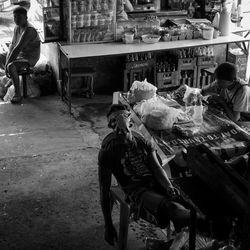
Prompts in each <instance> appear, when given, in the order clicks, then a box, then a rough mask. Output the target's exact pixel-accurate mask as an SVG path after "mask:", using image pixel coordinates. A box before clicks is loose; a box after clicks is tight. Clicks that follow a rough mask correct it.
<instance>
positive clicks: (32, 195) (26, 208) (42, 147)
mask: <svg viewBox="0 0 250 250" xmlns="http://www.w3.org/2000/svg"><path fill="white" fill-rule="evenodd" d="M111 102H112V96H111V95H110V96H95V98H94V99H92V100H89V99H81V101H80V102H78V105H77V106H75V108H74V115H75V118H73V117H72V116H69V115H68V113H67V108H66V106H65V105H64V104H63V103H62V102H61V99H60V98H59V97H58V96H50V97H43V98H39V99H25V100H24V102H23V104H22V105H12V104H10V103H0V142H1V144H0V194H1V196H0V249H1V250H13V249H17V250H20V249H22V250H59V249H62V250H63V249H67V250H70V249H72V250H77V249H83V250H92V249H93V250H94V249H96V250H97V249H98V250H102V249H103V250H104V249H105V250H109V249H114V248H112V247H110V246H109V245H108V244H106V242H105V241H104V239H103V232H104V231H103V226H104V225H103V218H102V213H101V209H100V204H99V188H98V178H97V154H98V150H99V147H100V143H101V140H102V139H103V138H104V136H105V135H106V134H107V133H108V132H109V130H108V128H107V126H106V117H105V114H106V112H107V109H108V107H109V105H110V104H111ZM114 221H115V225H116V226H118V223H117V222H118V207H117V206H116V207H115V209H114ZM155 235H156V233H155V230H153V229H151V228H150V227H149V226H148V225H146V224H144V222H142V223H139V224H136V223H131V225H130V230H129V241H128V249H131V250H132V249H133V250H139V249H145V243H144V240H145V237H147V236H148V237H155Z"/></svg>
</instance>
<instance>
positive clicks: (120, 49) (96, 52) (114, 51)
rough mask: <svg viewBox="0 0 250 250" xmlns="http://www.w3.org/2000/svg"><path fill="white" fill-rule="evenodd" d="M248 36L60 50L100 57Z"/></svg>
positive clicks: (73, 55) (73, 56) (74, 55)
mask: <svg viewBox="0 0 250 250" xmlns="http://www.w3.org/2000/svg"><path fill="white" fill-rule="evenodd" d="M248 41H249V39H248V38H244V37H241V36H238V35H236V34H230V35H229V36H220V37H218V38H216V39H212V40H204V39H192V40H181V41H170V42H158V43H155V44H146V43H143V42H141V43H136V44H124V43H121V42H114V43H101V44H71V45H63V44H60V50H61V52H62V53H63V54H65V56H66V57H68V58H71V59H76V58H86V57H98V56H114V55H124V54H129V53H140V52H147V51H163V50H171V49H181V48H191V47H197V46H209V45H218V44H228V43H240V42H248Z"/></svg>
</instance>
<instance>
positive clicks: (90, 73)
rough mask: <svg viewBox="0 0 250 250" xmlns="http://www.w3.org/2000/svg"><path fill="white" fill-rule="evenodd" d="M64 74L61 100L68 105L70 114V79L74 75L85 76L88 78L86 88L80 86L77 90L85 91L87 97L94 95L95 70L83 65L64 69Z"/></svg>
mask: <svg viewBox="0 0 250 250" xmlns="http://www.w3.org/2000/svg"><path fill="white" fill-rule="evenodd" d="M65 76H66V78H67V79H66V84H65V83H64V81H63V82H62V84H63V85H62V86H63V87H62V100H64V101H65V102H66V104H67V105H68V107H69V113H70V114H71V104H72V98H71V95H72V86H71V79H72V78H74V77H80V78H82V77H86V78H89V81H88V82H87V87H86V88H81V89H79V91H81V93H86V96H87V97H89V98H92V97H93V96H94V76H95V70H94V69H93V68H89V67H84V68H73V69H72V70H70V72H69V71H68V70H65Z"/></svg>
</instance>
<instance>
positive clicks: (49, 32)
mask: <svg viewBox="0 0 250 250" xmlns="http://www.w3.org/2000/svg"><path fill="white" fill-rule="evenodd" d="M41 5H42V24H43V25H42V27H41V29H42V32H41V33H40V36H41V40H42V42H53V41H61V40H63V25H62V22H63V20H62V6H61V5H60V1H58V0H46V1H45V0H43V2H42V4H41Z"/></svg>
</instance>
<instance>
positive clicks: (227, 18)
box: [212, 0, 242, 36]
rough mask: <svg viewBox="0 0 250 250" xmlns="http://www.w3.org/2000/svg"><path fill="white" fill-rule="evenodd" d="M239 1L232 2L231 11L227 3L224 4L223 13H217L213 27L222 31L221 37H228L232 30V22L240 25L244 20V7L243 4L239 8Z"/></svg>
mask: <svg viewBox="0 0 250 250" xmlns="http://www.w3.org/2000/svg"><path fill="white" fill-rule="evenodd" d="M236 1H237V0H233V1H232V5H231V9H229V8H230V7H229V6H230V5H229V4H227V1H225V2H223V3H222V9H221V12H220V13H219V12H217V13H216V14H215V16H214V19H213V21H212V25H213V27H215V28H216V29H218V30H219V31H220V35H221V36H228V35H229V34H230V30H231V21H232V22H234V23H236V22H238V23H239V24H240V21H241V19H242V7H241V4H239V5H238V6H237V3H236Z"/></svg>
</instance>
